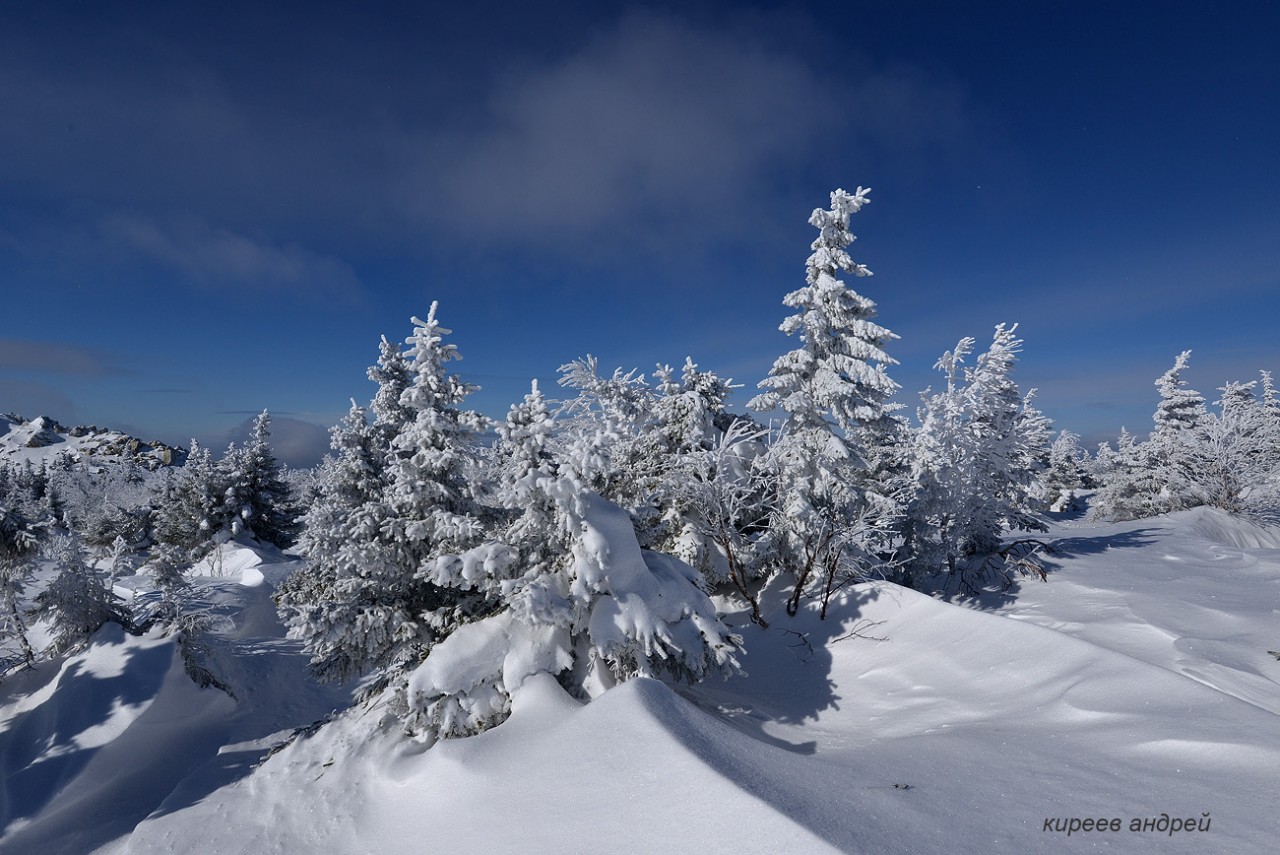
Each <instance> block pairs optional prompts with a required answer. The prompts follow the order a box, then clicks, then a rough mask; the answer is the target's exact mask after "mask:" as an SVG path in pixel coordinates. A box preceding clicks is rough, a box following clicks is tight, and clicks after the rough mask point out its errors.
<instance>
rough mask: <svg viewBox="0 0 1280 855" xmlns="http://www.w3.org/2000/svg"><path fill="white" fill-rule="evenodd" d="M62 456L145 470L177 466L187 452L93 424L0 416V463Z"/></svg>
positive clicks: (10, 414) (8, 415) (0, 414)
mask: <svg viewBox="0 0 1280 855" xmlns="http://www.w3.org/2000/svg"><path fill="white" fill-rule="evenodd" d="M61 454H66V455H69V456H70V458H71V459H72V460H74V461H77V462H83V463H107V462H124V461H131V462H133V463H137V464H139V465H141V466H145V467H146V468H147V469H153V470H154V469H159V468H160V467H161V466H180V465H181V464H182V463H184V462H185V461H186V459H187V450H186V449H185V448H182V447H181V446H171V445H166V444H165V443H163V442H147V441H144V440H141V439H138V438H137V437H133V436H129V435H128V434H125V433H121V432H120V431H118V430H110V429H108V428H100V427H98V426H96V425H87V426H86V425H77V426H75V427H70V428H68V427H64V426H63V425H62V424H60V423H59V422H57V421H56V420H54V419H51V418H49V417H48V416H37V417H36V418H34V419H31V420H30V421H28V420H27V419H24V418H22V417H21V416H18V415H14V414H13V413H0V462H10V461H11V462H22V461H24V460H30V461H32V462H33V463H39V462H41V461H43V460H51V459H53V458H55V457H57V456H59V455H61Z"/></svg>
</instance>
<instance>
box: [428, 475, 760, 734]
mask: <svg viewBox="0 0 1280 855" xmlns="http://www.w3.org/2000/svg"><path fill="white" fill-rule="evenodd" d="M532 477H535V478H536V477H537V476H532ZM538 480H540V481H541V482H542V483H541V489H542V490H543V491H544V492H546V493H547V494H549V495H553V496H554V497H555V498H556V505H557V507H558V508H559V509H560V511H561V512H562V514H563V515H564V519H563V520H562V521H561V522H562V523H563V524H564V526H563V527H564V529H565V530H567V531H569V532H571V533H572V539H571V544H570V549H569V552H570V555H569V560H568V561H567V562H566V564H565V565H563V566H562V567H561V568H560V569H559V570H558V571H551V572H552V573H553V574H563V577H565V581H566V582H567V585H564V586H563V587H562V588H561V587H560V586H559V585H552V586H551V587H550V588H548V587H547V586H546V584H543V583H546V582H549V581H550V580H547V579H543V580H542V582H540V583H539V585H540V591H541V594H540V595H541V596H553V597H557V598H558V597H564V599H565V600H567V602H565V603H564V606H565V607H563V608H560V607H557V608H549V609H539V608H521V609H517V608H508V609H504V610H503V611H501V612H499V613H497V614H495V615H490V616H488V617H485V618H482V619H480V620H478V621H474V622H472V623H469V624H466V625H464V626H461V627H459V628H457V629H456V630H454V631H453V633H452V634H450V635H449V636H448V637H447V638H444V639H443V640H441V641H440V642H439V643H438V644H436V645H435V646H434V647H433V648H432V650H431V652H430V653H429V654H428V655H427V657H426V659H425V661H424V662H423V663H422V664H421V665H419V666H418V667H417V668H416V669H415V670H414V671H413V673H412V674H411V675H410V677H409V683H408V702H409V706H410V709H411V710H412V711H413V712H414V713H415V714H416V718H417V722H416V723H417V724H421V725H424V726H425V728H424V729H425V730H427V731H429V732H431V733H434V734H435V735H438V736H445V737H449V736H463V735H467V734H469V733H474V732H477V731H479V730H483V729H485V728H486V727H489V726H492V725H493V724H496V723H498V722H500V721H502V720H503V719H504V718H505V717H506V715H507V713H508V712H509V711H510V701H511V695H512V694H513V693H514V692H515V691H516V690H517V689H518V688H519V687H520V685H521V684H522V683H523V682H524V681H525V680H526V679H527V678H528V677H530V676H531V675H533V674H537V673H549V674H553V675H557V674H559V675H567V672H569V671H570V670H571V669H574V675H575V676H574V677H573V678H572V681H573V682H575V683H576V684H577V685H576V688H575V690H576V691H579V692H581V693H584V694H589V695H594V694H596V693H598V692H599V691H601V690H603V689H605V688H608V687H609V686H611V685H613V684H614V683H615V682H617V681H619V680H626V679H630V678H632V677H653V676H658V675H659V674H661V673H663V672H666V673H669V674H672V675H674V676H677V677H684V678H688V679H691V680H697V679H701V678H703V677H705V676H707V675H709V674H711V673H715V672H723V673H731V672H733V671H736V670H737V669H738V662H737V658H736V654H737V651H738V645H739V639H738V638H737V637H736V636H734V635H732V634H731V633H730V631H729V629H728V628H727V627H726V626H725V625H724V624H723V623H721V621H720V619H719V617H718V616H717V614H716V610H715V606H714V604H713V603H712V602H711V600H710V598H709V597H708V596H707V594H706V593H705V592H704V591H703V590H702V588H701V587H700V586H699V584H698V574H697V571H695V570H694V569H693V568H692V567H689V566H688V565H687V564H685V563H684V562H682V561H680V560H679V559H677V558H673V557H671V556H668V555H662V554H659V553H655V552H649V551H646V550H642V549H641V548H640V545H639V543H638V542H637V540H636V535H635V528H634V526H633V525H632V523H631V519H630V517H629V516H628V515H627V513H626V511H624V510H622V509H621V508H620V507H618V506H617V505H615V504H613V503H612V502H610V501H608V500H606V499H604V498H602V497H600V496H599V495H596V494H593V493H587V492H583V491H582V490H581V489H580V486H579V485H577V483H576V481H575V479H573V478H571V477H560V478H555V477H551V476H544V477H543V478H541V479H538ZM535 581H536V580H535ZM555 588H559V589H560V593H558V594H556V593H553V589H555Z"/></svg>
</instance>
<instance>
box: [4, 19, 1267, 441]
mask: <svg viewBox="0 0 1280 855" xmlns="http://www.w3.org/2000/svg"><path fill="white" fill-rule="evenodd" d="M126 6H127V8H125V7H126ZM108 7H109V8H108ZM268 7H269V8H268ZM1278 40H1280V6H1277V5H1276V4H1274V3H1270V2H1256V3H1230V2H1228V3H1214V4H1209V3H1198V2H1193V3H1182V4H1174V5H1173V6H1171V5H1170V4H1166V3H1154V2H1150V3H1148V2H1133V3H1123V4H1115V3H1092V2H1082V3H1072V4H1042V3H1026V2H1017V3H986V4H982V3H979V4H954V3H923V2H911V0H905V2H897V3H893V4H886V3H869V2H868V3H863V2H843V3H830V4H824V3H811V4H805V3H787V4H780V3H761V4H756V5H751V4H743V3H732V4H728V3H699V2H685V3H670V4H647V5H640V4H611V3H608V2H600V1H599V0H597V1H596V2H583V3H576V2H565V3H556V4H527V3H486V2H473V3H468V4H465V7H464V8H458V7H454V6H445V5H441V4H430V3H380V4H356V3H349V4H333V3H324V2H309V3H305V4H289V3H272V4H262V3H237V2H227V3H219V4H196V3H173V2H168V3H155V4H149V3H133V4H73V3H49V2H41V3H24V2H11V3H6V4H4V6H3V8H2V9H0V116H3V117H4V121H3V123H0V193H2V194H3V195H2V197H0V198H2V199H3V205H0V293H3V304H2V306H0V410H10V411H16V412H18V413H19V414H22V415H27V416H28V417H30V416H33V415H36V414H38V413H39V414H47V415H50V416H53V417H55V418H58V419H59V420H61V421H63V422H66V423H96V424H100V425H103V426H111V427H118V428H121V429H126V430H130V431H132V432H135V433H137V434H139V435H141V436H143V437H145V438H159V439H164V440H167V441H171V442H173V441H177V442H185V441H186V439H187V438H188V437H190V436H196V437H199V438H201V440H202V441H206V442H209V443H213V444H215V445H216V444H220V443H224V442H225V441H226V439H227V438H228V437H229V436H231V435H232V432H233V431H234V430H235V429H236V428H237V426H238V425H240V424H242V423H243V422H244V421H245V420H246V419H247V418H248V417H249V416H250V415H251V414H253V413H256V412H259V411H261V410H262V409H264V408H267V409H270V410H271V411H272V413H273V414H274V415H275V417H276V420H277V428H278V434H279V439H280V441H281V444H282V445H286V444H288V445H289V448H288V449H287V452H286V455H282V456H291V457H293V458H294V459H303V458H305V457H306V456H307V455H308V454H309V453H314V451H315V448H316V443H317V441H320V440H322V439H323V437H322V433H321V432H320V431H319V430H311V431H308V430H306V429H305V428H303V427H302V426H301V425H302V424H310V425H314V426H317V427H327V426H328V425H330V424H332V423H333V422H334V421H336V420H337V418H339V417H340V416H341V415H342V414H343V413H344V412H345V410H346V408H347V406H348V400H349V399H350V398H352V397H354V398H356V399H357V400H359V401H361V402H364V401H367V400H368V398H369V397H370V395H371V394H372V392H373V388H372V386H371V385H370V384H369V383H368V381H367V380H366V379H365V377H364V372H365V369H366V367H367V366H368V364H369V363H370V362H371V361H372V360H373V359H374V357H375V356H376V353H377V341H378V337H379V336H381V335H387V336H388V337H391V338H395V339H403V338H404V337H405V336H406V335H407V334H408V333H409V332H410V329H411V326H410V323H409V318H410V316H411V315H414V314H417V315H425V313H426V311H427V309H428V307H429V306H430V304H431V301H432V300H439V301H440V312H439V314H440V317H441V319H442V320H443V321H444V323H445V324H446V325H448V326H451V327H452V328H453V329H454V331H455V335H454V336H453V342H454V343H455V344H457V345H458V347H459V348H460V350H461V352H462V354H463V356H464V360H463V361H462V362H461V363H458V368H459V370H460V372H461V373H463V374H464V376H466V377H467V378H468V379H470V380H472V381H473V382H475V383H478V384H480V385H481V386H482V387H484V388H483V391H481V392H480V393H478V394H477V395H476V396H475V397H474V399H472V404H473V406H475V407H476V408H477V409H480V410H482V411H484V412H487V413H489V414H491V415H495V416H498V415H501V414H502V413H503V412H505V410H506V408H507V406H508V405H509V404H510V403H511V402H512V401H514V400H518V399H519V398H520V396H521V395H522V394H523V393H524V392H525V391H526V390H527V388H528V382H529V379H530V378H532V377H538V378H540V379H541V381H542V383H543V385H544V388H554V379H555V377H556V369H557V367H558V366H559V365H561V364H562V363H564V362H567V361H569V360H571V359H574V358H576V357H578V356H581V355H584V354H587V353H592V354H595V355H596V356H597V357H599V359H600V361H601V363H602V365H604V366H608V367H613V366H622V367H625V368H632V367H639V368H640V369H641V370H643V371H649V370H651V369H652V366H653V365H654V363H656V362H666V363H671V364H679V363H681V362H682V361H683V360H684V357H685V356H686V355H689V356H692V357H693V358H694V360H695V361H696V362H698V363H699V365H700V366H701V367H703V368H706V369H712V370H715V371H717V372H719V373H721V374H726V375H729V376H732V377H733V378H734V379H735V380H736V381H738V382H740V383H744V384H746V386H747V387H748V390H744V395H743V399H745V392H746V391H749V389H750V387H754V385H755V384H756V383H757V382H758V381H759V380H760V378H762V377H763V376H764V375H765V374H766V373H767V371H768V369H769V366H770V364H771V363H772V361H773V359H774V358H775V357H776V356H777V355H778V354H779V353H781V352H783V351H785V350H787V349H789V348H790V347H792V346H793V343H792V342H791V341H790V340H788V339H787V338H786V337H785V336H783V335H782V334H781V333H779V332H777V326H778V324H779V323H780V322H781V320H782V319H783V317H784V316H785V314H786V311H787V310H786V309H785V308H784V307H783V306H782V305H781V299H782V296H783V295H784V294H785V293H787V292H788V291H790V290H792V289H794V288H796V287H799V286H800V284H802V283H803V276H804V270H803V265H804V259H805V258H806V256H807V254H808V244H809V242H810V241H811V240H812V237H813V230H812V228H811V227H810V226H808V225H807V223H806V220H807V218H808V215H809V212H810V211H811V210H812V209H813V208H814V207H818V206H825V205H826V203H827V197H828V193H829V191H830V190H831V189H833V188H835V187H837V186H843V187H846V188H849V189H853V188H854V187H856V186H857V185H859V184H861V185H864V186H869V187H871V188H872V194H871V195H872V200H873V202H872V204H871V205H869V206H868V207H866V208H865V209H864V210H863V211H862V212H861V213H859V214H858V215H857V216H856V217H855V218H854V220H853V230H854V231H855V233H857V234H858V236H859V239H858V242H857V243H856V244H855V245H854V247H853V255H854V258H855V259H857V260H858V261H860V262H862V263H865V264H867V265H868V266H869V267H870V268H871V269H872V270H873V271H874V272H875V274H876V275H875V276H874V277H873V278H871V279H865V280H857V281H856V282H854V283H852V284H854V286H855V287H856V288H857V289H858V290H859V291H860V292H862V293H864V294H865V295H867V296H868V297H870V298H871V299H873V300H875V301H876V302H877V303H878V304H879V307H880V321H881V322H882V323H883V324H884V325H885V326H887V327H889V328H890V329H892V330H893V331H894V332H895V333H897V334H898V335H899V336H901V340H900V341H898V342H896V343H895V346H894V347H893V349H892V353H893V355H894V356H895V357H896V358H897V359H898V360H899V361H900V363H901V364H900V365H898V366H896V367H893V368H892V369H891V370H890V374H891V376H892V377H894V379H896V380H897V381H898V382H899V383H900V384H902V386H903V391H902V393H901V395H900V396H899V399H900V400H901V401H902V402H903V403H905V404H907V405H908V406H909V407H914V406H915V403H916V402H917V400H918V397H917V393H918V392H919V391H920V390H921V389H923V388H924V387H925V386H927V385H929V384H931V383H934V382H936V376H935V372H933V370H932V365H933V363H934V361H935V360H936V359H937V357H938V356H939V355H940V354H941V353H942V352H943V351H945V350H947V349H949V348H950V347H952V346H953V345H954V343H955V341H956V340H957V339H959V338H960V337H961V336H965V335H973V336H976V337H977V338H978V339H979V342H980V343H981V342H982V341H984V340H986V339H988V338H989V336H990V333H991V330H992V328H993V327H994V326H995V324H997V323H1000V322H1010V323H1012V322H1018V323H1020V325H1021V326H1020V327H1019V329H1020V332H1021V334H1022V335H1023V337H1024V338H1025V340H1026V347H1025V353H1024V357H1023V360H1022V363H1021V365H1020V367H1019V370H1018V380H1019V382H1020V383H1021V385H1022V386H1023V388H1028V387H1037V388H1039V389H1040V393H1039V402H1040V405H1041V407H1042V409H1043V410H1044V411H1045V412H1046V413H1048V414H1049V415H1050V416H1051V417H1052V418H1053V419H1054V420H1055V423H1056V425H1057V426H1058V427H1062V428H1068V429H1071V430H1074V431H1076V432H1078V433H1081V434H1084V435H1085V436H1086V438H1088V439H1089V440H1090V441H1091V442H1095V441H1097V440H1098V439H1102V438H1104V437H1107V436H1114V435H1115V434H1116V433H1117V432H1118V430H1119V428H1120V427H1121V425H1126V426H1128V427H1129V428H1130V429H1133V430H1136V431H1145V430H1146V429H1147V428H1148V427H1149V424H1150V415H1151V412H1152V411H1153V410H1154V407H1155V400H1156V398H1155V389H1154V386H1153V385H1152V384H1153V381H1154V380H1155V378H1156V377H1157V376H1159V374H1160V373H1162V372H1163V371H1164V370H1165V369H1166V368H1168V366H1169V365H1171V364H1172V362H1173V359H1174V357H1175V355H1176V354H1177V353H1178V352H1180V351H1181V350H1184V349H1187V348H1190V349H1192V350H1193V355H1192V360H1191V365H1192V367H1191V370H1190V372H1189V374H1188V379H1189V380H1190V382H1191V383H1192V385H1194V386H1196V387H1197V388H1199V389H1200V390H1201V391H1202V392H1205V393H1206V395H1207V396H1208V397H1210V399H1212V398H1213V393H1214V390H1215V388H1216V387H1217V386H1219V385H1221V384H1222V383H1223V382H1224V381H1226V380H1228V379H1252V378H1254V377H1256V376H1257V371H1258V369H1262V368H1267V369H1273V370H1276V371H1280V358H1278V357H1280V346H1278V345H1277V336H1276V335H1275V326H1276V319H1277V318H1280V205H1278V204H1277V199H1280V168H1277V152H1280V58H1278V56H1277V53H1276V50H1275V45H1276V44H1277V41H1278ZM293 422H297V423H299V424H293Z"/></svg>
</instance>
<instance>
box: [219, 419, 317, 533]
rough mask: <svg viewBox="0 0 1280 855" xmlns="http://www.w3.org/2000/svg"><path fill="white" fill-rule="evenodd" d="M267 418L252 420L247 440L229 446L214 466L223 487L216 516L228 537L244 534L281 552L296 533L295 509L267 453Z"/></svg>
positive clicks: (275, 462) (269, 451)
mask: <svg viewBox="0 0 1280 855" xmlns="http://www.w3.org/2000/svg"><path fill="white" fill-rule="evenodd" d="M270 436H271V415H270V414H269V413H268V412H267V411H265V410H264V411H263V412H262V413H261V414H260V415H258V416H257V417H256V418H255V419H254V420H253V426H252V428H251V429H250V432H249V440H248V441H247V442H245V443H244V444H243V445H238V446H237V445H234V444H233V445H232V446H231V447H230V448H228V449H227V453H226V455H225V456H224V457H223V458H222V460H221V461H220V462H219V465H218V466H217V469H218V470H219V472H220V473H221V481H222V484H223V485H224V487H223V493H222V500H221V502H220V505H221V507H220V508H219V509H218V511H217V515H218V516H219V517H221V518H222V519H224V520H225V522H224V523H223V525H224V526H225V528H226V531H227V533H229V534H230V535H231V536H232V537H235V536H238V535H241V534H247V535H249V536H252V537H253V538H255V539H257V540H258V541H259V542H261V543H269V544H272V545H274V546H279V547H281V548H283V547H287V546H290V545H292V543H293V539H294V537H295V536H296V535H297V533H298V509H297V507H296V506H295V504H294V500H293V495H292V493H291V491H290V489H289V485H288V484H287V483H286V481H285V480H284V476H283V473H282V467H281V465H280V463H279V462H278V461H277V460H276V458H275V455H274V454H273V453H272V451H271V442H270Z"/></svg>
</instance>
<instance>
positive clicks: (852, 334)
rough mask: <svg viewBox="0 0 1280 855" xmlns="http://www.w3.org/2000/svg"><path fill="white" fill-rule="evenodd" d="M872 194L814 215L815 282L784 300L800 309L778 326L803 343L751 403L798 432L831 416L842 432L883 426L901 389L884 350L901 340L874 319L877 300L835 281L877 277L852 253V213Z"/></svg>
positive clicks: (834, 197) (809, 267) (840, 200)
mask: <svg viewBox="0 0 1280 855" xmlns="http://www.w3.org/2000/svg"><path fill="white" fill-rule="evenodd" d="M870 192H871V191H870V189H869V188H864V187H859V188H858V190H857V192H856V193H853V194H850V193H847V192H846V191H844V190H835V191H833V192H832V193H831V208H830V209H829V210H825V211H824V210H823V209H821V208H818V209H816V210H815V211H814V212H813V215H812V216H811V217H810V218H809V223H810V224H811V225H813V226H814V227H816V228H817V229H818V231H819V234H818V237H817V239H816V240H814V242H813V244H812V247H811V248H812V249H813V254H812V255H810V256H809V260H808V261H807V263H806V265H805V266H806V281H807V282H808V284H807V285H806V286H805V287H804V288H800V289H798V290H796V291H792V292H791V293H790V294H788V295H787V296H786V297H784V298H783V301H782V302H783V304H784V305H786V306H789V307H791V308H793V309H797V310H799V311H798V312H797V313H796V314H794V315H792V316H791V317H789V318H787V319H786V320H785V321H783V322H782V325H781V326H780V327H779V329H781V330H782V331H783V332H785V333H786V334H787V335H794V334H796V333H799V334H800V341H801V342H802V346H801V347H800V348H798V349H796V350H793V351H791V352H789V353H786V354H783V355H782V356H780V357H779V358H778V360H777V361H776V362H775V363H774V365H773V368H772V370H771V371H770V372H769V376H768V377H767V378H765V379H764V380H763V381H761V383H760V386H761V388H764V389H766V390H768V391H765V392H763V393H761V394H760V395H757V396H756V397H755V398H754V399H752V401H751V402H750V404H749V405H748V406H750V407H751V408H752V409H753V410H756V411H758V412H768V411H770V410H773V409H775V408H780V409H782V410H783V411H784V412H786V413H787V415H788V417H789V419H788V420H789V421H790V422H792V423H793V424H792V427H793V428H801V429H803V428H812V427H819V426H824V425H825V423H826V422H827V420H828V419H831V420H834V422H835V424H836V425H838V426H839V427H840V428H841V429H842V430H848V429H850V428H851V427H853V426H856V425H866V424H870V423H874V422H877V421H879V420H880V419H882V418H884V417H885V416H886V415H887V413H888V412H889V409H888V407H887V405H886V402H887V401H888V400H889V398H891V397H892V396H893V395H894V393H896V392H897V391H898V388H899V387H898V384H897V383H895V382H894V381H893V380H891V379H890V378H889V376H888V374H886V373H885V369H884V367H885V366H886V365H895V364H897V361H896V360H895V359H894V358H893V357H891V356H889V354H887V353H886V352H885V351H884V346H885V345H886V344H887V343H888V342H890V341H892V340H893V339H895V338H897V336H896V335H894V334H893V333H892V332H890V331H889V330H887V329H885V328H884V327H882V326H880V325H879V324H876V323H873V322H872V319H873V318H875V316H876V304H875V303H874V302H872V301H871V300H869V299H867V298H866V297H864V296H862V295H861V294H859V293H858V292H856V291H854V290H853V289H852V288H850V287H848V286H847V285H846V284H845V283H844V282H842V281H841V280H839V279H837V278H836V277H837V275H838V274H839V273H841V272H844V273H852V274H853V275H855V276H870V275H871V271H870V270H868V269H867V267H866V265H863V264H859V263H857V262H855V261H854V260H853V259H852V258H850V257H849V253H848V252H847V251H846V247H848V246H849V244H851V243H852V242H853V240H854V236H853V235H852V234H851V233H850V232H849V216H850V215H851V214H853V213H856V212H857V211H858V210H859V209H861V208H862V206H863V205H865V204H867V203H868V202H870V201H871V200H870V199H869V198H868V197H867V194H868V193H870Z"/></svg>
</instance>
